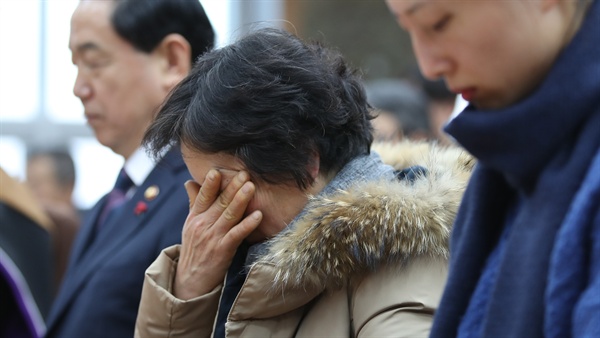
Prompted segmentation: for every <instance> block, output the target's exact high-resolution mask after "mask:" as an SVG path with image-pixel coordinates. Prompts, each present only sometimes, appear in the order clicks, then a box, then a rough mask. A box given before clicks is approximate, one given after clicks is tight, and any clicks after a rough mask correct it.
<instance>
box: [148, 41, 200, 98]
mask: <svg viewBox="0 0 600 338" xmlns="http://www.w3.org/2000/svg"><path fill="white" fill-rule="evenodd" d="M153 54H154V55H155V56H156V58H157V59H158V62H159V71H160V73H161V74H160V75H161V78H162V83H163V86H164V87H165V89H166V90H167V91H170V90H171V89H172V88H173V87H174V86H175V85H177V84H178V83H179V82H181V80H183V78H184V77H186V76H187V75H188V73H189V72H190V69H191V67H192V47H191V46H190V43H189V42H188V41H187V40H186V39H185V38H184V37H183V36H181V35H180V34H176V33H172V34H169V35H167V36H165V37H164V38H163V39H162V41H161V42H160V44H159V45H158V46H157V47H156V48H155V50H154V51H153Z"/></svg>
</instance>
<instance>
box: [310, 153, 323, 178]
mask: <svg viewBox="0 0 600 338" xmlns="http://www.w3.org/2000/svg"><path fill="white" fill-rule="evenodd" d="M307 169H308V172H309V174H310V177H312V179H313V181H314V180H316V179H317V177H318V176H319V170H320V169H321V157H320V156H319V153H317V152H316V151H313V152H312V154H311V156H310V160H309V162H308V168H307Z"/></svg>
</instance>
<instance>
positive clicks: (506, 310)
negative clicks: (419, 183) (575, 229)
mask: <svg viewBox="0 0 600 338" xmlns="http://www.w3.org/2000/svg"><path fill="white" fill-rule="evenodd" d="M599 2H600V1H595V3H594V4H593V5H592V7H591V8H590V11H589V13H588V15H587V18H586V20H585V21H584V23H583V25H582V27H581V29H580V31H579V32H578V33H577V35H576V36H575V37H574V39H573V41H571V43H570V44H569V45H568V46H567V47H566V48H565V50H564V51H563V52H562V53H561V55H560V56H559V57H558V59H557V60H556V62H555V64H554V66H553V68H552V69H551V71H550V72H549V74H548V75H547V77H546V79H545V80H544V81H543V83H542V84H541V85H540V87H539V88H537V90H536V91H535V92H534V93H532V94H531V95H530V96H528V97H527V98H526V99H524V100H522V101H521V102H518V103H516V104H515V105H513V106H511V107H508V108H505V109H501V110H491V111H481V110H477V109H475V108H474V107H473V106H469V107H467V109H466V110H465V111H464V112H463V113H461V114H460V115H459V116H458V117H457V118H455V119H454V120H453V121H452V122H451V123H450V124H449V125H448V127H447V128H446V131H447V132H448V133H449V134H450V135H452V136H453V137H454V138H455V139H456V140H457V141H458V142H459V143H460V144H461V145H462V146H464V147H465V148H466V149H467V150H468V151H469V152H470V153H472V154H473V155H474V156H475V157H476V158H477V159H478V160H479V164H478V166H477V168H476V169H475V171H474V173H473V176H472V179H471V182H470V183H469V186H468V188H467V190H466V192H465V196H464V199H463V203H462V205H461V208H460V210H459V214H458V216H457V220H456V225H455V228H454V231H453V235H452V240H451V260H450V274H449V278H448V283H447V286H446V290H445V292H444V296H443V298H442V302H441V304H440V308H439V309H438V311H437V313H436V317H435V321H434V326H433V329H432V336H433V337H448V336H454V335H456V332H457V328H458V326H459V324H460V320H461V317H462V316H463V315H464V313H465V311H466V309H467V307H468V305H469V302H470V298H471V296H472V294H473V291H474V290H475V287H476V285H477V283H478V281H479V278H480V274H481V271H482V270H483V268H484V266H485V262H486V260H487V257H488V255H489V254H490V252H492V250H493V249H494V247H495V245H496V243H497V241H498V238H499V236H500V234H501V233H502V228H503V226H504V225H505V222H506V219H505V217H506V214H507V212H508V209H509V207H510V206H509V204H510V203H511V201H514V200H515V199H517V196H518V201H519V205H518V210H519V211H518V213H517V214H516V215H515V216H514V219H513V220H512V221H511V222H512V223H511V226H512V228H511V233H510V235H509V237H508V238H507V239H506V243H505V245H506V247H505V250H504V254H503V256H502V257H501V258H500V260H499V261H498V267H497V269H498V273H497V279H496V281H495V284H494V285H493V287H492V289H491V290H490V292H489V295H490V299H489V302H488V307H487V309H482V311H485V314H484V316H483V318H484V319H483V324H482V330H483V331H482V332H477V333H474V334H475V335H477V336H480V335H483V336H489V337H500V336H503V337H509V336H510V337H539V336H543V335H544V333H545V331H544V326H545V325H546V326H547V327H546V333H548V327H551V326H552V325H553V323H547V321H548V319H547V318H546V315H545V308H546V307H547V306H550V307H553V306H558V307H560V304H558V305H557V304H551V303H552V302H553V301H554V298H550V299H545V298H544V295H545V292H546V288H547V285H548V283H549V281H548V279H549V271H550V269H552V268H553V267H551V262H550V260H551V258H550V257H551V255H552V252H553V250H554V244H555V237H556V234H557V232H558V231H559V228H560V227H561V224H563V220H564V219H565V215H566V214H567V212H568V211H569V208H570V207H572V202H573V199H574V197H575V195H576V193H577V192H578V190H579V188H580V185H581V184H582V181H583V180H584V177H585V176H586V173H587V171H588V168H589V166H590V163H591V161H592V158H593V156H594V154H595V153H596V152H597V150H598V148H599V147H600V26H598V23H600V4H599ZM524 53H526V51H524ZM566 259H568V258H566ZM579 263H581V264H585V263H584V262H579ZM552 278H554V275H553V277H552ZM550 283H552V280H551V281H550ZM573 283H574V285H572V287H573V288H577V287H580V286H577V285H575V284H577V283H578V281H576V280H573ZM557 301H559V300H557ZM567 315H569V314H567ZM567 322H568V320H567ZM557 325H568V324H564V323H563V324H557ZM565 329H566V330H567V331H566V332H567V333H568V332H569V329H568V328H564V327H562V328H558V329H557V332H565V331H564V330H565Z"/></svg>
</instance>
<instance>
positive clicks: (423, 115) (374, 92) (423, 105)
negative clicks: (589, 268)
mask: <svg viewBox="0 0 600 338" xmlns="http://www.w3.org/2000/svg"><path fill="white" fill-rule="evenodd" d="M365 87H366V91H367V100H368V101H369V103H370V104H371V105H372V106H373V107H374V108H375V109H376V110H375V113H376V114H380V113H381V112H382V111H383V112H388V113H389V114H391V116H393V118H394V119H396V121H398V123H399V124H400V126H401V128H402V133H403V134H404V135H406V136H410V135H411V134H413V133H415V132H426V133H428V132H429V118H428V117H427V98H426V97H425V94H424V93H423V92H422V91H421V90H420V89H419V88H418V87H415V86H414V85H412V84H411V83H410V82H408V81H404V80H400V79H378V80H374V81H370V82H368V83H366V85H365Z"/></svg>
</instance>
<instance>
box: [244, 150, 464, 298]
mask: <svg viewBox="0 0 600 338" xmlns="http://www.w3.org/2000/svg"><path fill="white" fill-rule="evenodd" d="M372 149H373V150H374V151H375V152H377V153H378V154H379V155H380V156H381V158H382V160H383V161H384V162H385V163H387V164H389V165H391V166H393V167H394V168H395V169H397V170H402V169H405V168H407V167H412V166H420V167H423V168H425V169H426V174H424V175H423V174H417V177H416V178H415V179H414V180H394V181H388V180H386V181H371V182H366V183H358V184H355V185H353V186H351V187H350V188H348V189H345V190H343V191H338V192H337V193H336V194H333V195H329V196H326V197H321V196H319V197H314V198H311V199H310V201H309V204H308V206H307V208H306V209H305V210H306V213H305V214H304V215H303V216H302V217H301V218H300V219H299V220H297V221H296V224H295V226H294V227H293V229H289V230H288V231H284V232H282V233H280V234H279V235H278V236H277V237H275V238H273V239H272V240H271V241H270V242H269V243H268V252H267V253H266V254H265V255H263V256H261V257H259V259H258V260H257V262H256V263H264V264H268V265H271V266H273V267H274V269H275V270H274V273H275V276H274V286H275V289H280V288H283V287H285V286H287V287H316V288H323V287H339V286H342V285H344V284H345V283H347V282H348V281H349V280H351V279H353V278H354V277H359V276H361V275H364V274H365V273H368V272H370V271H373V270H374V269H376V268H378V267H379V266H381V265H383V264H386V265H387V264H398V265H402V264H404V263H405V262H407V261H409V260H410V259H411V258H413V257H417V256H429V257H432V258H447V257H448V240H449V235H450V230H451V226H452V223H453V221H454V217H455V215H456V212H457V209H458V205H459V203H460V201H461V198H462V195H463V192H464V189H465V187H466V184H467V181H468V179H469V177H470V173H471V170H472V169H473V166H474V163H475V161H474V160H473V158H472V157H471V156H470V155H468V154H467V153H466V152H465V151H463V150H461V149H458V148H453V147H451V148H445V147H441V146H437V145H436V144H433V143H424V142H419V143H415V142H410V141H404V142H401V143H397V144H387V143H382V144H374V145H373V148H372Z"/></svg>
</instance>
